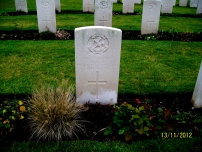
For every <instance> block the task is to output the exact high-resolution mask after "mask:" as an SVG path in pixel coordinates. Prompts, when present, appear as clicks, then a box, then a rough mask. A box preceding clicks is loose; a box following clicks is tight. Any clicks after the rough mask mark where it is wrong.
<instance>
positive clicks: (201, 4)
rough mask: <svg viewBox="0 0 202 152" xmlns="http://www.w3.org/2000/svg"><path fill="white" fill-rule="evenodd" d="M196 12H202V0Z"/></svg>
mask: <svg viewBox="0 0 202 152" xmlns="http://www.w3.org/2000/svg"><path fill="white" fill-rule="evenodd" d="M196 14H202V0H199V2H198V7H197V10H196Z"/></svg>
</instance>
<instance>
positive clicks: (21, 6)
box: [15, 0, 28, 13]
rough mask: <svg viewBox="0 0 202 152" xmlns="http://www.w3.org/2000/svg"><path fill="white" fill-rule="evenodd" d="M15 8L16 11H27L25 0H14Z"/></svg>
mask: <svg viewBox="0 0 202 152" xmlns="http://www.w3.org/2000/svg"><path fill="white" fill-rule="evenodd" d="M15 8H16V11H22V12H25V13H27V12H28V9H27V0H15Z"/></svg>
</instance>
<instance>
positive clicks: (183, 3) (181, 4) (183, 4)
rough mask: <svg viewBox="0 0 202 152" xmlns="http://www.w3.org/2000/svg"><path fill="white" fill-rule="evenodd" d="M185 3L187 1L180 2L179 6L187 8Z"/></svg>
mask: <svg viewBox="0 0 202 152" xmlns="http://www.w3.org/2000/svg"><path fill="white" fill-rule="evenodd" d="M187 1H188V0H180V2H179V6H187Z"/></svg>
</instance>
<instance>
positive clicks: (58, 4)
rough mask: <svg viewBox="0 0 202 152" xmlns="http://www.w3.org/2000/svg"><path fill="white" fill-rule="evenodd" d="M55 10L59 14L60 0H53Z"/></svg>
mask: <svg viewBox="0 0 202 152" xmlns="http://www.w3.org/2000/svg"><path fill="white" fill-rule="evenodd" d="M55 10H57V11H58V12H61V7H60V0H55Z"/></svg>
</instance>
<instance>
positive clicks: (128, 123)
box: [104, 99, 202, 141]
mask: <svg viewBox="0 0 202 152" xmlns="http://www.w3.org/2000/svg"><path fill="white" fill-rule="evenodd" d="M149 102H150V101H149V100H146V101H145V102H141V101H140V100H139V99H136V103H137V104H138V106H137V107H133V106H132V105H131V104H128V103H126V102H124V103H122V104H121V105H120V106H115V110H114V117H113V123H112V124H111V125H110V126H109V127H108V128H107V129H106V130H105V132H104V135H115V136H117V135H118V136H121V137H124V139H125V140H126V141H131V140H133V139H134V138H138V137H145V136H143V135H146V136H158V137H159V135H160V134H161V133H162V132H191V133H194V134H197V135H200V134H202V133H201V130H200V128H201V126H202V116H201V115H200V114H195V113H194V112H193V111H190V112H185V111H182V112H179V111H178V112H172V111H171V110H170V109H165V108H163V107H159V108H151V107H150V105H149V104H148V103H149Z"/></svg>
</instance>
